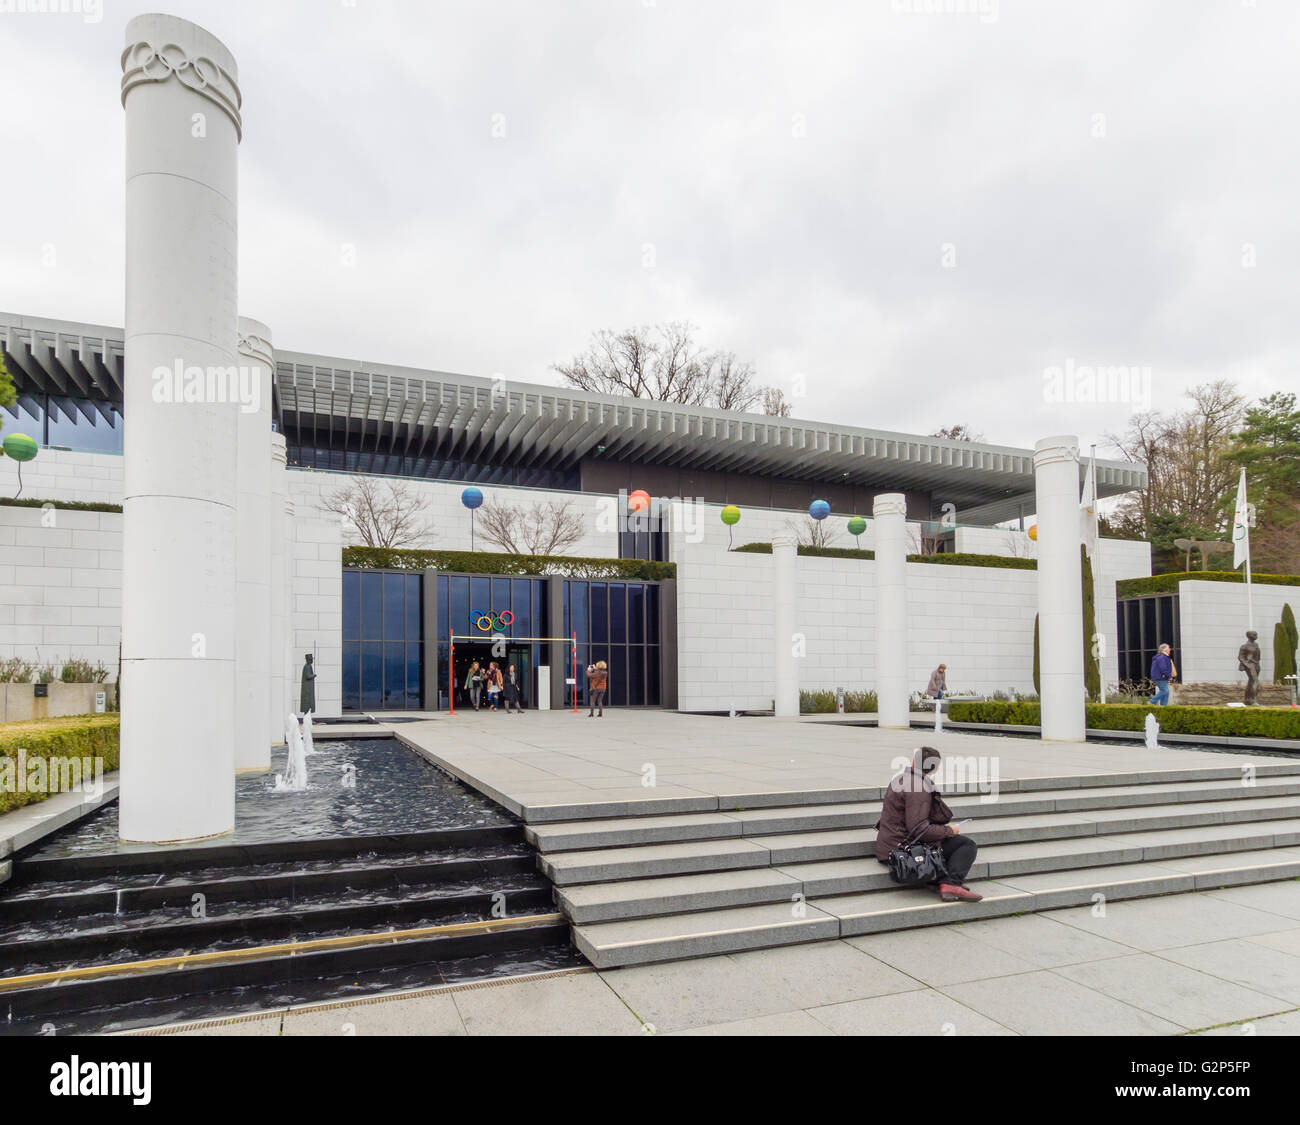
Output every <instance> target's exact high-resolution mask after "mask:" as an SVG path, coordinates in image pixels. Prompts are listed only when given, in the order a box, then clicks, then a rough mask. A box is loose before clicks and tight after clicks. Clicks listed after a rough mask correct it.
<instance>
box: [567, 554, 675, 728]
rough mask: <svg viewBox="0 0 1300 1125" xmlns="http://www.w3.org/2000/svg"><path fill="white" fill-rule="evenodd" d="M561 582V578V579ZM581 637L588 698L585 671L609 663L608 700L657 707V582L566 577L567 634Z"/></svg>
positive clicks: (581, 679) (580, 669) (580, 689)
mask: <svg viewBox="0 0 1300 1125" xmlns="http://www.w3.org/2000/svg"><path fill="white" fill-rule="evenodd" d="M557 581H558V579H557ZM574 634H576V635H577V638H578V692H579V698H580V699H581V700H582V702H584V703H585V702H586V698H585V692H586V686H585V683H584V676H583V671H584V669H585V668H586V667H587V665H588V664H594V663H596V662H597V661H599V660H603V661H605V663H606V664H607V665H608V666H609V689H608V693H607V695H606V697H605V701H606V702H607V703H609V704H610V706H612V707H657V706H659V703H660V699H661V692H660V676H659V643H660V637H659V586H658V585H657V584H656V583H653V582H578V581H576V580H572V579H565V580H564V635H565V636H573V635H574Z"/></svg>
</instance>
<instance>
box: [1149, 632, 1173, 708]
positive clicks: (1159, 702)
mask: <svg viewBox="0 0 1300 1125" xmlns="http://www.w3.org/2000/svg"><path fill="white" fill-rule="evenodd" d="M1177 675H1178V669H1177V668H1175V667H1174V660H1173V657H1172V656H1170V655H1169V646H1168V645H1161V646H1160V647H1159V648H1158V649H1156V654H1155V656H1153V657H1152V658H1151V681H1152V682H1153V683H1154V684H1155V685H1156V693H1155V695H1153V696H1152V697H1151V698H1150V699H1148V700H1147V702H1148V703H1153V704H1155V705H1156V706H1157V707H1164V706H1165V705H1166V704H1167V703H1168V702H1169V681H1170V680H1172V679H1173V678H1174V677H1175V676H1177Z"/></svg>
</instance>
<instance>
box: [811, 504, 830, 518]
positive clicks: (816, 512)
mask: <svg viewBox="0 0 1300 1125" xmlns="http://www.w3.org/2000/svg"><path fill="white" fill-rule="evenodd" d="M808 514H809V515H810V516H812V518H813V519H815V520H824V519H825V518H826V517H827V516H829V515H830V514H831V506H830V505H829V504H828V503H826V501H825V500H814V501H813V502H812V503H811V504H809V505H808Z"/></svg>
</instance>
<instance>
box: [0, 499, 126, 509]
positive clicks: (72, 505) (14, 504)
mask: <svg viewBox="0 0 1300 1125" xmlns="http://www.w3.org/2000/svg"><path fill="white" fill-rule="evenodd" d="M0 504H2V505H4V506H5V507H8V508H44V507H45V505H46V504H48V505H50V507H52V508H60V509H63V510H66V511H71V512H119V513H120V512H121V511H122V505H121V504H100V503H98V502H91V501H89V500H34V499H32V498H30V497H28V498H27V499H23V498H21V497H18V498H15V497H13V496H0Z"/></svg>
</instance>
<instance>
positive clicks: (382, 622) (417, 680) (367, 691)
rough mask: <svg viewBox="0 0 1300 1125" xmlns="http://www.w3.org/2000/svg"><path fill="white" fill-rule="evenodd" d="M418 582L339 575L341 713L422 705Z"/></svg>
mask: <svg viewBox="0 0 1300 1125" xmlns="http://www.w3.org/2000/svg"><path fill="white" fill-rule="evenodd" d="M423 600H424V599H423V578H422V576H421V575H419V574H408V573H405V572H400V571H380V570H344V572H343V710H345V711H384V710H389V711H393V710H396V711H404V710H411V711H418V710H420V709H421V708H422V707H423V705H424V672H423V668H424V645H423V643H422V641H423V637H422V629H423V622H424V609H423Z"/></svg>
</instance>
